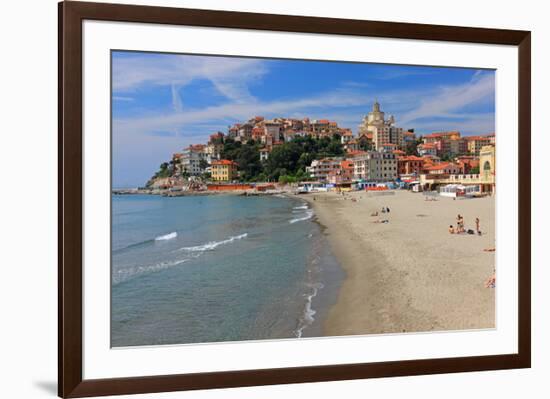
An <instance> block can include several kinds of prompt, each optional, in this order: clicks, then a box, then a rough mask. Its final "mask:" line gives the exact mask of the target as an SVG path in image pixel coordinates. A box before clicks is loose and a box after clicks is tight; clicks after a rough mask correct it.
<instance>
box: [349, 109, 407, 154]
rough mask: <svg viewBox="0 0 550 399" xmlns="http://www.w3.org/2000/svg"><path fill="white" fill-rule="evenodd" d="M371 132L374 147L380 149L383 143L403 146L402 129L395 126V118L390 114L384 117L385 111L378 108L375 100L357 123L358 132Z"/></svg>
mask: <svg viewBox="0 0 550 399" xmlns="http://www.w3.org/2000/svg"><path fill="white" fill-rule="evenodd" d="M367 133H371V134H372V141H373V145H374V149H376V150H377V151H380V150H381V149H382V146H383V145H384V144H395V145H396V146H397V147H399V148H403V147H404V139H403V129H402V128H400V127H397V126H395V118H394V117H393V115H390V117H389V118H388V119H386V118H385V113H384V112H382V111H381V110H380V104H379V103H378V101H376V102H375V103H374V105H373V107H372V111H371V112H369V113H368V114H367V115H366V116H365V117H364V118H363V121H362V123H361V124H360V125H359V134H360V135H361V134H367Z"/></svg>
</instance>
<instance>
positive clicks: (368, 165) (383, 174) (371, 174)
mask: <svg viewBox="0 0 550 399" xmlns="http://www.w3.org/2000/svg"><path fill="white" fill-rule="evenodd" d="M353 166H354V172H353V178H354V180H363V181H389V180H395V179H397V159H396V157H395V154H392V153H388V152H378V151H367V152H365V153H364V154H362V155H358V156H356V157H354V158H353Z"/></svg>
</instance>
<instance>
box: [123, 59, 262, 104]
mask: <svg viewBox="0 0 550 399" xmlns="http://www.w3.org/2000/svg"><path fill="white" fill-rule="evenodd" d="M266 73H267V68H266V66H265V62H264V61H263V60H256V59H247V58H228V57H225V58H220V57H213V56H211V57H207V56H187V55H159V54H155V55H151V54H136V55H129V56H124V57H116V56H115V58H114V59H113V92H114V93H117V94H118V93H131V92H134V91H136V90H138V89H140V88H142V87H147V86H177V87H179V88H181V87H184V86H186V85H188V84H189V83H191V82H193V81H194V80H209V81H210V82H212V84H213V85H214V87H215V88H216V89H217V90H218V91H219V92H220V94H222V95H224V96H225V97H227V98H228V99H230V100H233V101H242V99H245V100H251V99H253V97H252V95H251V94H250V92H249V91H248V84H249V83H250V82H252V81H255V80H258V79H260V78H261V77H262V76H263V75H265V74H266Z"/></svg>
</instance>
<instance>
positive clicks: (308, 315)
mask: <svg viewBox="0 0 550 399" xmlns="http://www.w3.org/2000/svg"><path fill="white" fill-rule="evenodd" d="M323 287H324V285H323V284H321V283H318V284H314V285H312V286H311V290H312V291H311V293H310V294H305V295H304V296H305V297H306V305H305V307H304V314H303V316H302V319H301V320H300V322H299V324H298V328H297V329H296V330H295V331H294V334H295V335H296V338H301V337H302V332H303V331H304V329H305V328H306V327H307V326H310V325H311V324H312V323H313V322H314V321H315V318H314V317H313V316H315V314H316V313H317V312H316V311H315V310H313V308H312V306H311V302H312V301H313V298H315V297H316V296H317V293H318V292H319V290H320V289H321V288H323Z"/></svg>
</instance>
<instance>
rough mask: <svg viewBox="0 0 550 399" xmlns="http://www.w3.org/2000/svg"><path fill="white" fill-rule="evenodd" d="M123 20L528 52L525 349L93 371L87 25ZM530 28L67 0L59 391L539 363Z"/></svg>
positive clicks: (523, 60)
mask: <svg viewBox="0 0 550 399" xmlns="http://www.w3.org/2000/svg"><path fill="white" fill-rule="evenodd" d="M84 20H100V21H123V22H136V23H147V24H172V25H189V26H204V27H221V28H235V29H253V30H270V31H285V32H302V33H321V34H332V35H353V36H370V37H381V38H393V39H417V40H428V41H448V42H466V43H486V44H494V45H512V46H517V48H518V51H519V52H518V59H519V65H518V66H519V68H518V70H519V77H518V80H519V87H518V90H519V107H518V122H519V124H518V126H519V127H518V131H519V136H520V138H521V140H519V147H518V157H519V171H518V172H519V187H518V188H519V190H518V191H519V198H518V200H519V209H521V213H519V220H518V223H519V231H518V237H519V254H518V255H519V258H518V259H517V262H518V263H517V264H518V268H519V271H518V273H519V280H518V292H519V298H518V303H519V321H518V326H519V329H518V332H517V334H518V353H517V354H503V355H492V356H474V357H460V358H440V359H426V360H407V361H390V362H379V363H363V364H350V365H327V366H314V367H293V368H283V369H260V370H247V371H225V372H208V373H199V374H181V375H160V376H159V375H157V376H145V377H132V378H113V379H98V380H85V379H83V328H82V323H83V299H82V295H83V281H82V279H83V271H82V255H83V194H82V192H83V167H82V162H83V154H82V144H83V137H82V122H83V110H82V95H83V89H82V81H83V70H82V54H83V49H82V46H83V41H82V25H83V21H84ZM530 43H531V38H530V32H527V31H515V30H498V29H482V28H466V27H455V26H436V25H423V24H410V23H391V22H378V21H361V20H344V19H333V18H317V17H302V16H285V15H270V14H255V13H241V12H226V11H207V10H194V9H179V8H164V7H150V6H133V5H119V4H102V3H85V2H61V3H59V76H58V79H59V93H58V97H59V115H58V118H59V126H58V129H59V176H58V177H59V220H58V222H59V244H58V246H59V248H58V251H59V252H58V253H59V270H58V273H59V280H58V281H59V297H58V301H59V343H58V344H59V358H58V360H59V396H60V397H84V396H99V395H113V394H133V393H150V392H163V391H176V390H192V389H208V388H228V387H241V386H254V385H269V384H287V383H303V382H316V381H333V380H351V379H362V378H377V377H395V376H411V375H421V374H437V373H454V372H464V371H483V370H497V369H512V368H526V367H530V363H531V299H530V297H531V266H530V265H531V255H530V247H531V239H530V234H531V223H530V218H531V194H530V193H531V179H530V177H531V170H530V168H531V166H530V162H531V160H530V157H531V155H530V154H531V150H530V147H531V116H530V114H531V102H530V101H531V44H530Z"/></svg>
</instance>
